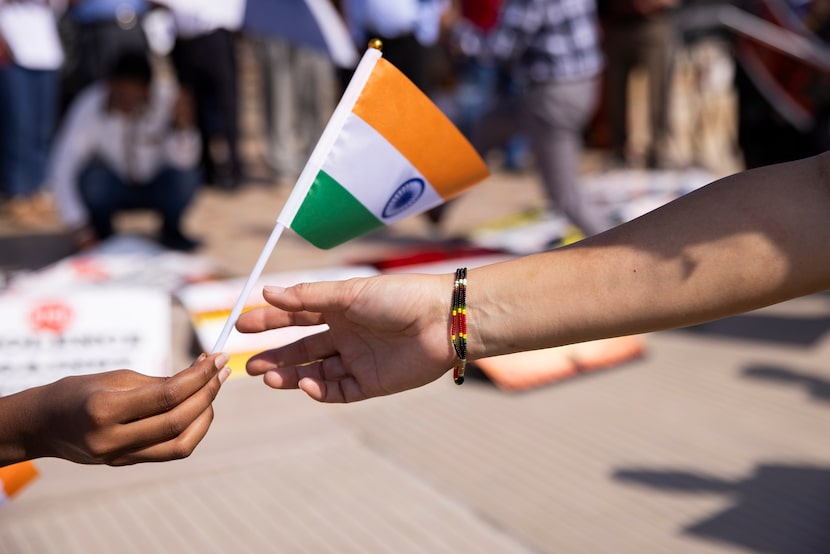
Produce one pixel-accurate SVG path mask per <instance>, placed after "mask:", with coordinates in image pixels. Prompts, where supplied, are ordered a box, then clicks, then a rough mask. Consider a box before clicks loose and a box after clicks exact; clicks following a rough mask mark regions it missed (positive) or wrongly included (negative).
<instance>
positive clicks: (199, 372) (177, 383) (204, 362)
mask: <svg viewBox="0 0 830 554" xmlns="http://www.w3.org/2000/svg"><path fill="white" fill-rule="evenodd" d="M226 363H227V354H214V355H211V356H207V357H204V358H201V357H200V359H198V360H197V361H195V362H194V363H193V365H191V366H190V367H189V368H187V369H185V370H183V371H181V372H179V373H178V374H176V375H174V376H173V377H170V378H169V379H156V380H154V381H153V382H152V383H150V384H148V385H145V386H140V387H136V388H134V389H130V390H122V391H119V392H117V393H115V395H116V396H115V397H114V398H112V399H111V400H110V402H111V405H117V406H120V407H121V412H120V413H119V414H118V416H119V419H120V422H122V423H125V422H128V421H133V420H136V419H140V418H146V417H148V416H152V415H155V414H161V413H164V412H167V411H169V410H171V409H173V408H175V407H177V406H178V405H179V404H181V403H182V402H184V401H185V400H186V399H188V398H190V397H191V396H192V395H194V394H196V393H197V392H199V391H201V390H202V389H203V388H204V387H205V385H207V384H208V383H210V382H211V380H212V379H213V378H214V377H216V375H217V374H218V373H219V371H220V370H221V369H222V368H223V367H224V366H225V364H226ZM217 391H218V389H217Z"/></svg>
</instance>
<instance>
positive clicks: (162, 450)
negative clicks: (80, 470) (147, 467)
mask: <svg viewBox="0 0 830 554" xmlns="http://www.w3.org/2000/svg"><path fill="white" fill-rule="evenodd" d="M213 415H214V414H213V407H212V406H208V407H207V409H205V410H204V411H203V412H202V413H201V414H199V416H198V417H197V418H196V419H195V420H193V422H192V423H191V424H190V426H188V427H187V429H185V430H184V431H183V432H182V433H181V434H179V435H178V436H176V437H174V438H172V439H170V440H168V441H164V442H159V443H155V444H150V445H148V446H145V447H142V448H138V449H135V450H127V451H122V452H119V453H118V454H116V455H115V456H114V457H113V458H112V459H111V460H109V461H108V462H107V463H108V465H112V466H123V465H132V464H137V463H142V462H164V461H168V460H180V459H182V458H187V457H188V456H190V454H192V453H193V451H194V450H195V449H196V446H197V445H198V444H199V443H200V442H202V439H203V438H205V435H206V434H207V432H208V429H209V428H210V424H211V422H212V421H213Z"/></svg>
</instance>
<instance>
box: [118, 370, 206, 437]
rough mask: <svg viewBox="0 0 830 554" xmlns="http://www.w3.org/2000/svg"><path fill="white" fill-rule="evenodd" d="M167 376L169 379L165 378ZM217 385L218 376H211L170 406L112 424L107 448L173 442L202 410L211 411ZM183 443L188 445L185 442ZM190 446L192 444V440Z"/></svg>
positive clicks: (197, 418)
mask: <svg viewBox="0 0 830 554" xmlns="http://www.w3.org/2000/svg"><path fill="white" fill-rule="evenodd" d="M170 380H172V379H168V381H170ZM220 385H221V383H220V381H219V377H218V376H214V377H212V378H211V379H210V380H208V381H207V382H206V383H205V384H204V385H203V386H202V387H201V388H199V389H198V390H197V391H196V392H194V393H193V394H191V395H189V396H187V397H186V398H184V399H183V400H182V401H181V402H179V403H178V404H176V405H174V406H172V407H171V408H170V409H169V410H166V411H164V412H161V413H158V414H156V415H152V416H150V417H145V418H142V419H136V420H135V421H131V422H129V423H127V424H125V425H120V426H117V427H115V428H113V429H112V431H111V432H110V433H107V434H106V436H107V440H108V441H109V442H111V444H110V445H109V448H110V449H111V450H112V451H120V450H129V449H132V448H135V447H141V448H144V447H148V446H151V445H155V444H163V443H168V442H170V441H174V443H175V441H176V439H177V438H180V437H182V436H183V435H184V434H185V433H186V432H187V430H188V429H190V427H191V426H192V425H193V423H194V422H196V421H198V420H199V418H200V417H201V416H202V414H204V413H205V412H206V411H210V412H211V413H212V409H211V404H212V403H213V400H214V399H215V398H216V395H217V394H218V393H219V387H220ZM211 417H212V416H211ZM183 446H187V443H185V444H184V445H183ZM192 446H193V447H195V443H194V444H193V445H192ZM191 450H192V449H191Z"/></svg>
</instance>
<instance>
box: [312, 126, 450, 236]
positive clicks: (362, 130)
mask: <svg viewBox="0 0 830 554" xmlns="http://www.w3.org/2000/svg"><path fill="white" fill-rule="evenodd" d="M367 154H368V155H369V159H366V157H367ZM322 169H323V171H325V172H326V173H328V174H329V175H330V176H331V177H332V178H333V179H334V180H335V181H337V182H338V183H340V185H341V186H343V187H344V188H345V189H346V190H348V191H349V192H350V193H351V194H352V196H354V197H355V198H357V200H358V201H360V203H361V204H363V205H364V206H365V207H366V209H367V210H369V211H370V212H372V213H373V214H374V215H375V217H377V218H378V219H379V220H381V221H383V222H384V223H385V224H387V225H388V224H390V223H394V222H396V221H398V220H401V219H404V218H406V217H408V216H410V215H412V214H414V213H420V212H423V211H425V210H428V209H429V208H433V207H435V206H437V205H439V204H441V203H443V199H442V198H441V196H439V195H438V193H437V192H435V190H434V189H433V188H432V185H430V183H429V182H428V181H427V180H426V179H424V176H423V175H421V173H420V172H419V171H418V170H417V169H416V168H415V167H414V166H413V165H412V164H411V163H410V162H409V160H407V159H406V158H405V157H404V156H403V154H401V153H400V152H399V151H398V149H397V148H395V147H394V146H392V144H391V143H389V141H387V140H386V139H385V138H384V137H383V135H381V134H380V133H378V132H377V131H375V129H374V128H372V127H371V126H370V125H369V124H368V123H366V122H365V121H363V120H362V119H361V118H360V117H358V116H357V115H355V114H353V113H352V114H350V115H349V117H348V118H347V119H346V123H345V125H343V128H342V129H341V131H340V136H339V138H338V140H337V142H336V143H335V145H334V146H333V147H332V149H331V151H330V152H329V157H328V158H327V159H326V161H325V162H324V163H323V167H322ZM413 178H416V179H420V180H422V181H423V182H424V184H425V185H426V186H425V188H424V192H423V194H422V195H421V197H420V198H419V199H418V201H417V202H415V203H414V204H412V205H411V206H409V207H408V208H407V209H406V210H403V211H402V212H400V213H395V214H394V215H391V216H390V217H386V218H385V217H383V216H382V214H383V211H384V208H385V207H386V205H387V203H388V202H389V199H390V198H391V197H392V195H393V194H394V193H395V191H396V190H397V189H398V187H400V186H401V185H403V184H404V183H405V182H407V181H409V180H410V179H413Z"/></svg>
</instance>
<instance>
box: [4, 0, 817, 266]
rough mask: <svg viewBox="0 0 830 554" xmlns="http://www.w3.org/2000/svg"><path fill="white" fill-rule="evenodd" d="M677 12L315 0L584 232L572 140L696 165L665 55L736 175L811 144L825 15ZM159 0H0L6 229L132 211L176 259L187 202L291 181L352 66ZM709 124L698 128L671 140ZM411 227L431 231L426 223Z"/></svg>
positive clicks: (698, 2) (610, 155)
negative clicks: (708, 111) (723, 105)
mask: <svg viewBox="0 0 830 554" xmlns="http://www.w3.org/2000/svg"><path fill="white" fill-rule="evenodd" d="M273 1H274V2H276V1H279V0H273ZM681 1H682V0H394V1H393V0H383V1H381V0H340V1H336V2H333V5H334V7H335V9H336V10H337V11H338V13H340V14H341V16H342V18H343V21H344V22H345V24H346V25H347V28H348V30H349V32H350V34H351V36H352V38H353V40H354V43H355V45H356V48H357V49H358V50H360V51H362V50H363V49H364V48H365V47H366V44H367V42H368V40H369V39H370V38H380V39H382V41H383V44H384V47H383V52H384V56H385V57H386V58H387V59H388V60H389V61H391V62H392V63H393V64H394V65H396V66H397V67H398V68H399V69H400V70H401V71H402V72H404V73H405V74H406V75H407V76H408V77H409V78H410V79H411V80H412V81H413V82H414V83H415V84H416V85H418V86H419V87H420V88H421V89H422V90H423V91H425V92H426V93H427V94H428V95H429V96H430V97H431V98H432V99H433V100H434V101H435V103H436V104H437V105H438V106H439V107H440V108H441V109H442V110H443V111H444V112H445V113H446V115H447V116H448V117H450V118H451V119H452V120H453V121H454V122H455V123H456V124H457V125H458V127H459V128H460V129H461V130H462V132H464V133H465V134H466V135H467V136H468V138H470V140H471V142H472V143H473V145H474V146H476V147H477V148H478V149H479V151H480V152H481V153H482V154H483V155H485V156H486V157H487V159H488V161H490V162H491V163H493V164H498V166H499V169H504V170H520V171H523V170H532V171H538V172H539V174H540V178H541V179H540V180H541V182H542V183H543V185H544V187H543V188H544V190H545V193H546V197H547V198H548V199H549V203H550V205H549V209H550V210H552V211H559V212H562V213H564V215H566V216H567V218H568V219H569V220H571V221H572V222H573V223H574V224H575V225H576V226H578V227H579V228H580V229H581V230H582V231H583V233H585V234H593V233H596V232H599V231H602V230H603V228H604V224H603V223H601V222H599V221H598V219H597V217H596V214H595V213H593V212H592V207H591V206H590V204H589V203H588V202H586V201H585V199H584V198H583V197H582V195H580V192H579V187H578V186H577V185H578V172H579V161H580V157H581V154H582V152H583V149H584V148H585V147H590V148H592V149H598V150H601V151H603V152H605V153H607V156H606V160H607V162H606V163H607V168H611V169H620V168H647V169H655V170H665V169H680V168H682V167H685V166H689V165H694V164H696V163H700V162H701V160H700V159H699V156H697V154H696V152H695V145H694V144H692V147H691V151H690V152H685V153H683V152H679V151H678V149H677V148H674V147H673V144H674V139H673V138H672V137H673V134H674V131H673V129H672V117H671V113H672V104H673V101H674V100H675V96H674V92H673V91H674V90H675V89H674V84H675V83H676V82H677V80H678V75H677V65H678V61H679V60H685V61H686V67H687V68H692V71H691V78H692V83H693V86H692V89H693V90H692V93H693V94H698V95H699V96H701V97H703V96H704V95H705V94H707V91H711V90H713V89H718V88H719V89H720V90H722V91H723V90H728V91H729V94H734V97H735V99H736V100H735V102H734V105H733V106H734V110H733V111H734V118H735V122H736V124H735V133H734V137H733V138H734V140H733V141H732V142H731V143H730V144H728V147H729V148H734V150H735V153H736V155H737V156H738V157H739V158H740V159H741V161H742V165H743V166H744V167H755V166H760V165H766V164H769V163H775V162H780V161H785V160H789V159H797V158H802V157H806V156H809V155H812V154H815V153H817V152H819V151H822V150H824V149H826V147H827V146H828V130H830V117H829V116H830V109H828V108H830V94H828V92H830V91H828V79H827V75H828V73H827V71H828V68H830V63H828V65H827V66H824V65H823V64H824V60H825V57H824V55H825V54H824V48H825V42H824V37H825V36H826V35H827V31H828V22H830V17H828V15H830V9H828V6H830V4H828V2H826V0H812V1H811V0H746V1H743V0H741V1H740V2H737V3H736V2H733V3H726V2H724V3H717V2H713V1H711V0H692V1H687V2H685V3H683V4H681V3H680V2H681ZM173 6H174V3H169V4H168V3H164V5H162V4H157V3H153V2H149V1H147V0H0V191H1V192H2V196H0V202H2V209H3V210H4V211H5V213H6V215H7V216H8V217H10V218H12V219H13V220H14V221H15V222H16V224H19V225H20V226H21V227H26V228H32V229H35V228H37V227H38V226H40V225H41V224H42V223H43V222H44V221H54V220H55V219H59V220H60V221H62V222H63V224H64V225H65V226H66V228H67V229H69V230H71V231H72V232H73V233H74V235H75V239H76V241H77V244H78V246H79V247H84V246H86V245H90V244H94V243H95V242H96V241H99V240H101V239H104V238H106V237H108V236H109V235H111V234H113V233H114V232H116V229H114V224H113V217H114V216H115V214H117V213H118V212H120V211H124V210H133V209H150V210H155V211H156V212H158V213H159V214H160V219H161V225H160V229H159V237H158V238H159V241H160V242H161V243H162V244H164V245H166V246H168V247H170V248H174V249H178V250H185V251H187V250H193V249H194V248H196V247H198V246H199V243H198V241H196V240H194V239H193V238H191V237H188V236H186V235H185V233H184V232H183V231H182V229H181V220H182V217H183V215H184V214H185V212H186V210H187V208H188V206H189V205H190V203H191V202H192V201H193V199H194V197H195V196H196V195H198V194H199V191H200V190H201V189H202V187H215V188H218V189H221V190H225V191H228V192H229V193H232V192H233V191H234V190H237V189H239V188H240V187H242V186H244V185H245V184H246V183H248V182H250V181H251V179H252V174H251V171H250V170H251V167H252V166H254V165H258V166H264V167H267V168H268V169H267V172H268V174H267V176H266V177H265V179H264V180H265V181H268V182H273V183H289V184H290V183H293V180H294V179H295V178H296V177H297V176H298V174H299V172H300V171H301V169H302V166H303V164H304V163H305V160H306V159H307V157H308V155H309V153H310V151H311V149H312V148H313V146H314V144H315V142H316V140H317V138H318V136H319V135H320V133H321V131H322V129H323V127H324V126H325V124H326V121H327V120H328V117H329V116H330V114H331V112H332V110H333V109H334V105H335V103H336V101H337V99H338V98H339V95H340V94H341V92H342V90H343V88H344V86H345V84H346V83H347V81H348V78H349V75H350V69H351V68H348V67H346V68H343V67H336V66H335V65H334V63H333V62H332V61H331V60H330V58H329V57H328V56H327V55H326V54H325V53H323V52H318V51H316V50H312V49H310V48H308V47H303V46H299V45H296V44H292V43H289V42H287V41H286V40H283V39H281V38H279V37H278V36H265V35H254V34H251V33H247V32H246V31H245V30H244V29H242V30H231V29H227V28H223V27H222V26H221V25H220V24H217V23H215V22H211V21H209V20H206V19H203V18H200V17H199V16H198V15H196V14H195V13H192V12H190V13H182V12H179V11H177V10H176V9H175V8H174V7H173ZM723 7H730V8H736V9H738V10H740V13H741V14H743V15H745V16H746V17H747V18H749V19H747V21H749V22H750V23H752V24H756V23H758V22H761V23H765V24H767V26H763V25H761V26H760V27H758V29H760V30H759V31H758V33H759V35H758V36H753V35H752V32H749V31H745V30H744V31H742V32H740V33H736V32H735V29H734V28H729V27H728V26H724V25H722V22H723V21H722V19H718V17H709V18H707V17H703V18H700V17H697V16H698V15H699V14H701V13H706V14H710V15H711V14H715V15H717V13H719V12H717V10H718V9H720V8H723ZM735 13H738V12H735ZM701 21H702V22H701ZM770 29H774V30H779V31H782V32H784V33H786V34H787V36H786V37H784V39H782V40H784V41H785V43H786V41H787V40H791V39H792V37H800V38H801V39H803V41H806V44H807V53H806V54H805V53H803V52H802V53H801V54H799V53H795V54H793V52H786V51H783V50H787V49H786V48H783V50H782V49H781V48H778V49H776V48H770V47H769V41H768V40H767V38H765V37H767V35H765V34H764V33H768V32H771V31H770ZM799 44H801V43H799ZM802 46H803V44H802ZM240 56H247V59H248V60H249V61H250V60H252V61H253V63H250V64H248V66H249V67H252V68H254V72H255V73H256V79H255V80H254V81H253V82H254V83H255V84H256V87H258V88H257V94H256V95H254V97H255V99H256V102H258V103H259V106H258V113H260V114H262V115H261V129H262V139H263V141H262V142H263V144H264V146H263V148H262V149H261V150H260V151H259V152H258V155H259V156H260V158H261V159H252V157H251V156H250V155H246V154H245V152H244V151H243V150H244V149H243V148H242V147H241V138H240V137H241V134H242V133H241V125H242V122H244V119H243V118H242V117H240V110H241V106H242V105H243V104H246V103H247V104H250V102H251V100H250V99H248V98H245V97H244V94H243V93H244V92H245V91H247V90H249V88H248V87H246V85H245V83H244V82H243V80H244V79H246V78H248V77H247V76H248V73H250V72H248V73H246V72H243V71H242V70H241V63H240ZM827 59H830V58H827ZM632 75H639V76H640V78H641V79H642V82H643V83H645V86H644V87H642V88H641V89H637V90H639V91H640V92H644V93H645V94H646V96H647V102H644V103H643V105H644V106H646V107H647V109H646V110H645V112H646V113H645V114H644V117H645V119H646V124H645V125H644V127H645V128H646V129H647V133H646V136H647V139H646V141H645V142H643V143H642V144H633V141H632V140H631V132H630V126H631V120H632V115H631V112H630V108H631V105H632V96H631V93H630V91H631V90H632V86H631V82H632ZM685 75H686V77H688V75H689V72H688V71H687V72H686V73H685ZM711 124H712V122H711V121H705V120H704V119H701V120H699V121H696V122H694V123H693V124H692V125H690V127H689V128H690V129H691V131H690V132H693V131H694V128H695V127H696V126H706V125H711ZM693 142H694V141H693V140H692V143H693ZM258 178H260V180H263V179H262V178H261V176H259V177H258ZM430 215H431V217H432V218H433V219H434V220H435V221H438V220H440V217H441V213H440V210H437V211H434V212H433V213H431V214H430Z"/></svg>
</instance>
